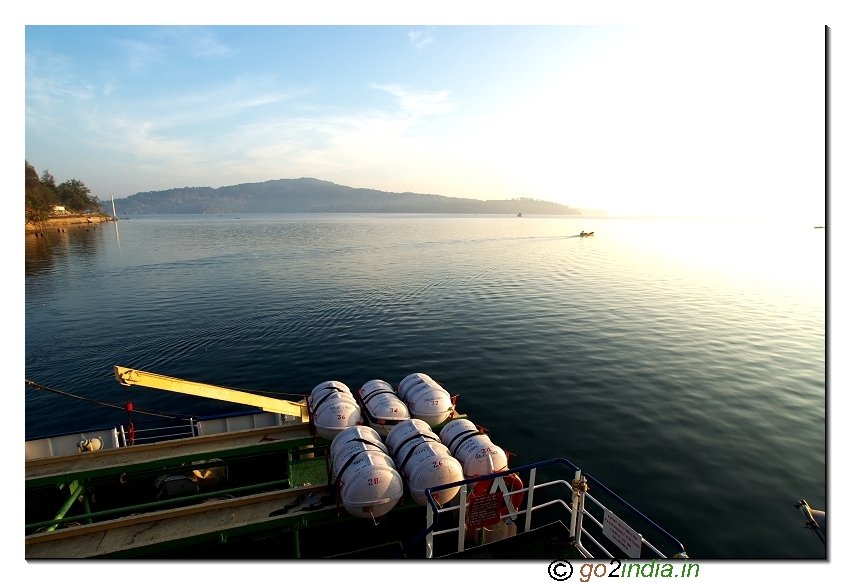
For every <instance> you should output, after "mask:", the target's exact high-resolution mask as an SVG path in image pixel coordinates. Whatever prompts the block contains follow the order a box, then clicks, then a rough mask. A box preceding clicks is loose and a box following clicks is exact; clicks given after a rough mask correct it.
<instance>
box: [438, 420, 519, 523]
mask: <svg viewBox="0 0 850 583" xmlns="http://www.w3.org/2000/svg"><path fill="white" fill-rule="evenodd" d="M440 441H441V442H442V443H443V444H444V445H446V446H447V447H448V448H449V451H450V452H451V453H452V455H453V456H454V457H455V458H456V459H457V460H458V461H459V462H460V463H461V464H462V466H463V474H464V477H465V478H477V477H479V476H485V475H487V474H494V473H496V472H503V471H506V470H507V469H508V457H507V454H506V453H505V451H504V450H503V449H502V448H501V447H499V446H497V445H496V444H494V443H493V441H492V440H491V439H490V437H489V436H488V435H486V434H485V433H483V432H482V431H481V429H480V428H479V427H477V426H476V425H475V424H474V423H472V422H471V421H470V420H468V419H455V420H453V421H450V422H449V423H446V425H445V426H444V427H443V429H442V430H441V431H440ZM503 480H504V481H505V485H506V486H507V489H508V490H509V491H511V492H513V491H516V490H522V488H523V484H522V480H521V479H520V478H519V476H517V475H516V474H510V475H508V476H504V477H503ZM492 484H493V480H482V481H480V482H475V484H473V486H472V491H471V492H470V495H469V498H470V501H471V500H473V499H474V498H476V497H479V496H482V495H484V494H487V493H488V492H489V491H490V489H491V487H492ZM524 499H525V493H524V492H517V493H516V494H512V495H511V504H512V505H513V507H514V510H517V509H519V506H520V505H521V504H522V501H523V500H524ZM503 511H504V499H503V500H502V502H501V504H500V510H499V512H500V514H501V513H503Z"/></svg>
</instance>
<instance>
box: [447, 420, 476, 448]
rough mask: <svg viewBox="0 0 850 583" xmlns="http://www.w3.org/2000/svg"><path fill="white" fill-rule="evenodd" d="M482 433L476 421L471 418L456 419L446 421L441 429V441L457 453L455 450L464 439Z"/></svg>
mask: <svg viewBox="0 0 850 583" xmlns="http://www.w3.org/2000/svg"><path fill="white" fill-rule="evenodd" d="M480 433H481V431H480V430H479V429H478V427H477V426H476V425H475V423H473V422H472V421H470V420H469V419H455V420H453V421H449V422H448V423H446V424H445V425H444V426H443V428H442V429H441V430H440V441H442V442H443V445H445V446H446V447H448V448H449V451H450V452H451V453H452V455H455V450H457V448H458V446H459V445H460V444H461V443H462V442H463V441H465V440H467V439H469V438H471V437H472V436H473V435H478V434H480Z"/></svg>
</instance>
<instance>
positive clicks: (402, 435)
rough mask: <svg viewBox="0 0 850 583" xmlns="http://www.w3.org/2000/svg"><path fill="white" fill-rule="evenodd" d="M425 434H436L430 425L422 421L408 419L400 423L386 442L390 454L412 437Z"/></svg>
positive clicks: (392, 430) (389, 434) (391, 431)
mask: <svg viewBox="0 0 850 583" xmlns="http://www.w3.org/2000/svg"><path fill="white" fill-rule="evenodd" d="M425 434H430V435H433V434H434V432H433V431H431V426H430V425H428V424H427V423H425V422H424V421H422V420H421V419H407V420H405V421H402V422H401V423H398V424H397V425H396V426H395V427H393V428H392V429H390V432H389V433H388V434H387V439H386V440H385V443H386V444H387V447H388V448H389V450H390V453H392V452H394V451H395V450H396V449H398V448H399V447H400V446H401V444H402V443H404V442H405V441H406V440H407V439H409V438H410V437H412V436H414V435H425Z"/></svg>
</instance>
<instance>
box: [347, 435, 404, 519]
mask: <svg viewBox="0 0 850 583" xmlns="http://www.w3.org/2000/svg"><path fill="white" fill-rule="evenodd" d="M331 447H332V448H333V443H331ZM335 449H336V450H337V452H338V453H337V456H336V457H335V458H334V459H333V472H334V476H335V477H336V484H337V496H338V500H340V501H341V502H342V505H343V506H344V507H345V509H346V510H347V511H348V513H349V514H351V515H352V516H356V517H358V518H372V519H376V518H380V517H381V516H383V515H384V514H386V513H387V512H389V511H390V510H392V509H393V508H394V507H395V505H396V504H398V502H399V500H401V497H402V495H403V494H404V482H403V481H402V479H401V476H400V475H399V473H398V471H396V469H395V464H394V463H393V460H392V458H391V457H390V456H389V455H387V454H386V453H384V452H383V451H382V450H381V448H380V447H379V446H378V445H377V444H369V443H364V442H362V441H358V440H352V441H348V442H345V443H343V444H342V445H340V444H339V443H338V444H337V448H335Z"/></svg>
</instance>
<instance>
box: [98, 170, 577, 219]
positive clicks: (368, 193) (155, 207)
mask: <svg viewBox="0 0 850 583" xmlns="http://www.w3.org/2000/svg"><path fill="white" fill-rule="evenodd" d="M107 206H109V205H107ZM115 210H116V212H117V213H118V214H119V215H124V214H134V213H145V214H147V213H157V214H202V213H207V214H236V213H246V214H247V213H470V214H471V213H478V214H517V213H527V214H530V215H534V214H546V215H578V214H581V213H580V212H579V211H578V210H576V209H574V208H571V207H568V206H564V205H562V204H557V203H554V202H547V201H544V200H535V199H531V198H520V199H512V200H475V199H470V198H452V197H448V196H440V195H436V194H415V193H412V192H402V193H396V192H383V191H380V190H372V189H369V188H351V187H350V186H342V185H339V184H334V183H333V182H326V181H323V180H317V179H315V178H297V179H283V180H269V181H267V182H258V183H253V184H237V185H235V186H222V187H220V188H211V187H208V186H202V187H187V188H172V189H171V190H160V191H154V192H139V193H137V194H134V195H132V196H128V197H127V198H119V199H115Z"/></svg>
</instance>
